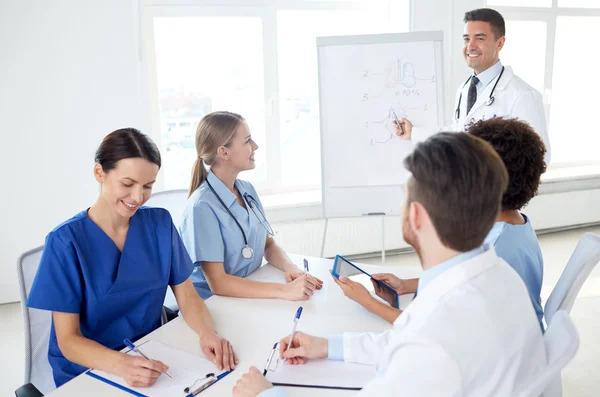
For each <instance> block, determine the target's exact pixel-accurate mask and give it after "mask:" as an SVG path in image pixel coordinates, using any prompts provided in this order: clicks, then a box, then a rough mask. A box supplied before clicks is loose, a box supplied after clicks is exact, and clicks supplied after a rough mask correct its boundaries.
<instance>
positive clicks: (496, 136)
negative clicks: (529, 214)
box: [467, 117, 546, 210]
mask: <svg viewBox="0 0 600 397" xmlns="http://www.w3.org/2000/svg"><path fill="white" fill-rule="evenodd" d="M467 132H468V133H469V134H471V135H474V136H476V137H479V138H481V139H483V140H484V141H486V142H488V143H489V144H491V145H492V146H493V147H494V149H496V152H498V154H499V155H500V158H502V160H503V161H504V165H506V169H507V170H508V177H509V182H508V188H507V189H506V192H505V193H504V196H502V209H503V210H519V209H521V208H523V207H524V206H525V205H527V203H529V200H531V199H532V198H533V197H534V196H535V195H537V193H538V187H539V185H540V177H541V176H542V174H543V173H544V172H546V162H545V161H544V154H545V153H546V146H545V145H544V142H543V141H542V139H541V138H540V136H539V134H538V133H536V132H535V130H534V129H533V128H532V127H531V126H530V125H529V124H527V123H526V122H524V121H521V120H517V119H506V118H502V117H494V118H492V119H488V120H480V121H477V122H475V123H473V124H471V125H470V126H469V127H468V129H467Z"/></svg>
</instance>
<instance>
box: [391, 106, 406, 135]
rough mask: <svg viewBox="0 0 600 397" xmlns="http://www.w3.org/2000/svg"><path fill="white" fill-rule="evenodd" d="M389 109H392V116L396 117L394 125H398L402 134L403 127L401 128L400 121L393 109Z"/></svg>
mask: <svg viewBox="0 0 600 397" xmlns="http://www.w3.org/2000/svg"><path fill="white" fill-rule="evenodd" d="M390 110H391V111H392V114H393V115H394V118H395V119H396V125H398V128H400V135H404V128H402V124H401V123H400V120H399V119H398V116H397V115H396V112H394V109H392V108H390Z"/></svg>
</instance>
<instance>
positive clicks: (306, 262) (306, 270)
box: [304, 258, 308, 273]
mask: <svg viewBox="0 0 600 397" xmlns="http://www.w3.org/2000/svg"><path fill="white" fill-rule="evenodd" d="M304 271H305V272H306V273H308V261H307V260H306V258H304Z"/></svg>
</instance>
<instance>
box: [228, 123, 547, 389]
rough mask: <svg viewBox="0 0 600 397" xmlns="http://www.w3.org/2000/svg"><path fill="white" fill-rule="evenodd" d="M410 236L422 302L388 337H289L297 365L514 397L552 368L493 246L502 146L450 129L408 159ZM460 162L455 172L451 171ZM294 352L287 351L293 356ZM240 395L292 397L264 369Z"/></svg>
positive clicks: (244, 382)
mask: <svg viewBox="0 0 600 397" xmlns="http://www.w3.org/2000/svg"><path fill="white" fill-rule="evenodd" d="M404 164H405V167H406V168H407V170H408V171H410V173H411V174H412V176H411V177H410V179H409V180H408V181H407V182H406V184H405V186H404V188H405V201H404V203H403V209H402V213H403V220H402V231H403V234H404V239H405V240H406V241H407V242H408V243H409V244H410V245H412V246H413V247H414V249H415V250H416V252H417V254H418V256H419V258H420V261H421V265H422V267H423V270H424V271H423V275H422V276H421V278H420V280H419V286H418V297H417V298H416V299H415V300H414V301H413V302H412V303H411V304H410V305H409V306H408V307H407V308H406V310H405V311H404V312H403V313H402V314H401V315H400V316H399V317H398V318H397V320H396V321H395V323H394V325H393V328H392V329H391V330H388V331H386V332H383V333H363V334H357V333H345V334H343V335H340V336H330V337H329V338H320V337H314V336H309V335H306V334H303V333H296V334H295V336H294V340H293V341H292V345H291V348H290V349H289V350H287V351H285V349H286V347H287V344H288V343H289V336H288V337H286V338H284V339H282V341H281V344H280V345H281V349H282V350H281V356H282V357H286V358H287V359H288V363H291V364H303V363H304V362H305V361H306V360H311V359H324V358H329V359H331V360H344V361H347V362H356V363H362V364H368V365H374V366H376V368H377V376H376V377H375V378H374V379H373V380H372V381H371V382H369V383H368V384H367V385H366V386H365V388H363V389H362V391H360V392H359V393H358V395H359V396H389V397H391V396H400V395H402V396H411V397H415V396H432V397H433V396H435V397H443V396H472V397H476V396H477V397H479V396H498V397H500V396H503V397H505V396H512V395H513V394H514V393H515V392H516V391H518V390H520V389H521V388H522V387H524V386H525V385H526V384H527V383H528V382H529V381H530V380H531V379H532V378H534V377H536V376H537V375H538V374H539V372H540V371H541V370H542V369H543V368H544V366H545V363H546V352H545V349H544V341H543V336H542V332H541V330H540V327H539V324H538V322H537V318H536V315H535V311H534V310H533V307H532V305H531V303H530V300H529V294H528V292H527V288H526V287H525V284H524V283H523V281H522V280H521V278H520V277H519V275H518V274H517V273H516V272H515V271H514V270H513V269H512V268H511V267H510V266H509V265H508V264H507V263H506V262H504V260H502V259H501V258H499V257H498V256H497V255H496V252H495V251H494V248H493V247H489V246H487V245H483V243H484V239H485V237H486V235H487V234H488V232H489V231H490V230H491V228H492V226H493V224H494V221H495V220H496V216H497V214H498V212H499V211H500V207H501V199H502V194H503V192H504V190H505V189H506V187H507V183H508V176H507V172H506V169H505V167H504V164H503V162H502V160H501V159H500V157H499V156H498V154H497V153H496V152H495V151H494V149H493V148H492V147H491V146H490V145H489V144H488V143H486V142H484V141H483V140H481V139H479V138H476V137H473V136H470V135H467V134H464V133H458V134H457V133H441V134H437V135H435V136H433V137H431V138H429V139H428V140H427V141H425V142H424V143H421V144H418V145H417V146H416V148H415V150H414V152H413V153H412V154H411V155H409V156H408V157H407V158H406V160H405V161H404ZM449 165H451V166H449ZM284 351H285V352H284ZM233 395H234V397H256V396H260V397H284V396H287V394H286V392H285V390H283V389H280V388H273V387H272V385H271V384H270V383H269V382H268V381H267V380H266V379H265V378H264V377H263V376H262V374H261V373H260V372H259V371H258V369H256V368H255V367H253V368H251V370H250V372H249V373H248V374H246V375H244V376H243V377H242V378H241V379H240V380H239V381H238V382H237V385H236V386H235V387H234V389H233Z"/></svg>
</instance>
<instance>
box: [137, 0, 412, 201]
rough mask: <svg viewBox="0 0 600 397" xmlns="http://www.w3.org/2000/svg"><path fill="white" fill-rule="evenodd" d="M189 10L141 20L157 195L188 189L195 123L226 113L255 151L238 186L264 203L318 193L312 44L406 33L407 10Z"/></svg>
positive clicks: (390, 5)
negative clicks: (240, 121)
mask: <svg viewBox="0 0 600 397" xmlns="http://www.w3.org/2000/svg"><path fill="white" fill-rule="evenodd" d="M193 3H194V6H192V7H183V6H180V7H169V6H164V7H147V9H146V10H145V14H146V16H147V17H146V26H147V30H146V31H147V32H148V33H151V34H150V35H151V37H152V38H153V42H152V41H151V43H150V47H149V48H148V51H147V52H148V53H149V54H151V55H150V62H153V63H154V67H155V69H153V68H152V66H151V67H150V68H149V71H150V76H149V79H150V81H151V87H152V86H153V84H155V88H154V91H155V93H153V95H154V96H155V102H157V104H155V105H154V109H155V113H158V117H156V115H155V122H154V124H155V126H154V129H155V130H158V129H160V132H159V131H155V136H156V137H158V136H160V142H161V143H160V146H161V151H162V153H163V155H164V159H163V176H164V188H165V189H175V188H187V187H188V184H189V177H190V173H191V168H192V164H193V163H194V161H195V159H196V150H195V147H194V139H195V129H196V126H197V124H198V122H199V120H200V119H201V118H202V117H203V116H204V115H205V114H207V113H210V112H212V111H215V110H230V111H234V112H236V113H240V114H242V115H243V116H244V117H245V118H246V120H247V121H248V125H249V127H250V130H251V132H252V135H253V137H254V139H255V141H256V142H257V143H258V145H259V150H258V151H257V152H256V169H255V170H253V171H251V172H249V173H248V174H247V175H242V176H241V177H242V178H245V179H249V180H251V181H252V182H253V183H254V184H255V186H256V187H257V188H258V189H259V190H260V191H261V192H262V193H275V192H277V193H278V192H284V191H288V192H294V191H300V190H311V189H319V188H320V185H321V168H320V167H321V164H320V158H321V152H320V124H319V101H318V99H319V98H318V71H317V56H316V53H317V49H316V48H317V47H316V37H319V36H330V35H348V34H374V33H392V32H405V31H408V28H409V20H408V16H409V14H410V13H409V10H410V9H409V3H410V1H409V0H371V1H367V0H362V1H356V0H354V1H305V2H302V1H298V2H289V1H278V0H274V1H270V2H264V1H260V0H256V1H243V2H242V1H241V0H240V5H239V6H237V7H236V6H228V7H212V6H204V4H205V2H204V1H202V0H196V1H195V2H193ZM249 3H250V4H249ZM213 4H214V2H213ZM290 4H293V5H290ZM196 5H197V6H196ZM152 56H154V58H152ZM153 74H154V75H153ZM153 80H155V81H153Z"/></svg>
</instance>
